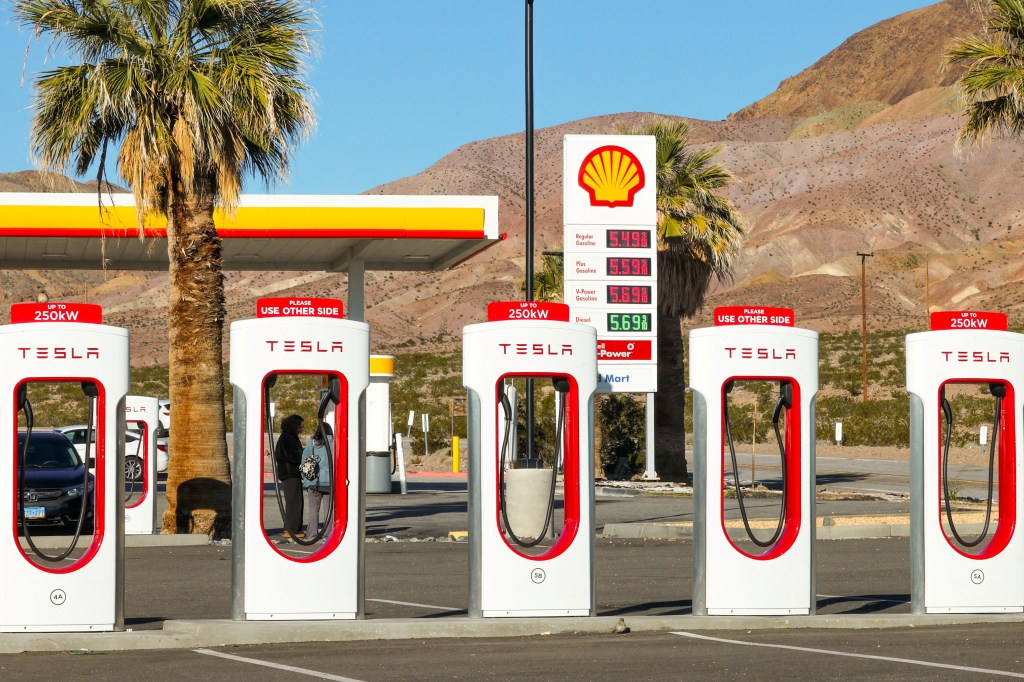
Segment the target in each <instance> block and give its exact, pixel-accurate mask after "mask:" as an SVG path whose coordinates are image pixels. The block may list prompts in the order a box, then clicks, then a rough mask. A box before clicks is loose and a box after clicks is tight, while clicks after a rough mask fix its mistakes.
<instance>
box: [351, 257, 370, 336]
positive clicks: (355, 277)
mask: <svg viewBox="0 0 1024 682" xmlns="http://www.w3.org/2000/svg"><path fill="white" fill-rule="evenodd" d="M365 287H366V261H365V260H363V259H362V258H353V259H352V260H351V261H350V262H349V264H348V319H350V320H355V321H356V322H365V321H366V298H365V294H364V290H365Z"/></svg>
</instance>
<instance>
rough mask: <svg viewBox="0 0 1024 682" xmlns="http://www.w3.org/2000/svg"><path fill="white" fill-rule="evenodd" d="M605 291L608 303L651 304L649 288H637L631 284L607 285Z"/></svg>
mask: <svg viewBox="0 0 1024 682" xmlns="http://www.w3.org/2000/svg"><path fill="white" fill-rule="evenodd" d="M607 291H608V302H609V303H618V304H626V303H638V304H643V303H650V302H651V287H650V286H637V285H631V284H609V285H608V288H607Z"/></svg>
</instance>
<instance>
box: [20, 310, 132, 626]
mask: <svg viewBox="0 0 1024 682" xmlns="http://www.w3.org/2000/svg"><path fill="white" fill-rule="evenodd" d="M0 357H2V358H3V359H4V360H3V361H2V362H0V396H6V398H3V399H0V414H4V415H6V424H7V427H6V428H4V429H0V458H5V459H6V461H7V462H8V464H7V465H6V466H2V467H0V500H3V502H2V503H0V528H6V529H8V531H7V532H10V533H12V534H13V537H12V538H11V541H4V542H0V579H2V580H3V581H4V582H5V584H7V585H10V586H13V588H12V589H6V590H0V631H3V632H71V631H107V630H114V629H121V628H122V627H123V625H124V605H123V594H124V564H123V550H124V532H123V530H124V529H123V517H122V514H123V509H124V497H123V494H122V492H121V491H123V489H124V488H123V485H122V484H123V481H124V478H123V464H122V463H123V456H124V453H123V447H124V446H123V442H124V441H123V438H122V436H121V434H123V431H124V414H125V396H126V394H127V393H128V331H127V330H125V329H119V328H115V327H109V326H105V325H103V324H102V311H101V309H100V307H99V306H96V305H91V304H75V303H41V304H30V303H18V304H15V305H13V306H12V307H11V324H10V325H6V326H3V327H0ZM53 384H70V385H71V386H72V387H73V388H72V393H74V394H78V395H79V396H80V400H82V401H84V402H85V403H87V412H88V418H87V424H88V427H87V428H88V430H90V431H94V432H95V438H92V437H91V436H92V434H91V433H90V434H88V436H87V438H86V454H85V460H84V461H83V460H82V459H81V458H80V457H79V456H78V454H77V453H76V452H75V450H74V448H73V447H72V446H71V444H70V443H69V442H68V441H67V439H66V438H63V437H62V436H58V434H54V433H52V432H50V431H49V428H42V427H43V425H42V424H37V423H36V420H35V415H34V413H33V409H32V403H33V400H37V401H38V402H42V398H44V397H45V396H46V394H47V389H49V388H51V387H52V385H53ZM19 422H20V423H21V424H23V427H22V428H20V429H19ZM46 426H47V427H49V426H53V425H52V424H47V425H46ZM93 443H95V444H93ZM90 469H93V471H94V472H95V473H90ZM61 522H63V524H64V525H65V533H66V537H67V538H68V539H67V542H66V547H65V548H64V549H63V550H56V551H51V550H48V549H47V548H46V547H44V546H43V543H42V542H40V541H39V540H40V535H41V534H42V533H44V532H47V534H52V532H49V531H44V530H43V529H44V528H45V527H46V526H47V525H51V524H52V523H61Z"/></svg>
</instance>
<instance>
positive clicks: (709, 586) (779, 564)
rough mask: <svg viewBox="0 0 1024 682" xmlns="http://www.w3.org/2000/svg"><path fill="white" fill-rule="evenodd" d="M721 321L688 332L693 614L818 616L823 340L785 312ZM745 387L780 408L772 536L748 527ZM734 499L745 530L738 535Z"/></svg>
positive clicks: (755, 312)
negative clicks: (741, 436) (738, 437)
mask: <svg viewBox="0 0 1024 682" xmlns="http://www.w3.org/2000/svg"><path fill="white" fill-rule="evenodd" d="M714 317H715V326H714V327H710V328H705V329H694V330H692V331H691V332H690V357H689V361H690V387H691V389H692V394H693V424H694V474H693V485H694V531H693V532H694V595H693V613H694V614H696V615H801V614H811V613H814V609H815V596H814V528H815V526H814V523H815V519H814V398H815V394H816V393H817V391H818V334H817V333H816V332H813V331H810V330H807V329H799V328H797V327H795V326H793V325H794V318H793V311H792V310H789V309H784V308H762V307H733V308H718V309H716V310H715V315H714ZM766 385H767V386H766ZM740 387H746V388H747V389H749V391H750V392H751V393H754V394H757V393H759V392H760V393H765V394H768V395H770V396H771V404H772V406H773V407H772V412H771V424H772V426H771V429H772V431H773V432H774V433H773V435H772V436H771V437H770V438H769V439H768V440H769V442H771V443H772V444H773V445H774V447H777V448H778V455H777V457H778V459H777V460H776V461H777V462H778V465H777V466H778V475H779V479H780V493H781V494H780V497H778V498H776V500H777V501H776V502H775V505H776V509H777V510H778V511H777V513H776V514H773V515H772V517H771V518H769V519H767V524H766V526H767V527H761V528H758V526H763V525H764V524H763V522H762V523H761V524H759V523H757V521H762V520H761V519H753V518H751V515H752V511H753V510H752V509H750V508H748V506H747V501H746V500H745V498H744V497H743V494H744V491H743V490H742V486H741V481H740V476H739V471H738V469H739V464H738V462H737V457H736V450H737V448H738V447H739V446H738V444H737V443H736V442H734V440H735V439H734V438H733V432H734V430H735V428H736V426H735V425H734V423H733V421H734V419H735V418H736V417H735V416H734V415H731V414H730V409H732V412H733V413H739V412H740V409H739V407H740V406H739V405H737V404H736V403H737V402H738V400H737V398H736V394H737V393H738V392H739V390H740ZM759 389H760V390H759ZM745 407H747V408H748V409H749V405H748V406H745ZM733 495H735V496H736V499H735V504H734V503H733V500H732V496H733ZM727 498H728V500H729V503H730V506H735V507H738V511H739V514H740V517H741V521H742V526H741V527H740V528H735V529H734V532H733V533H730V526H732V524H729V523H727V520H726V512H727V509H726V502H727ZM760 502H763V501H760ZM751 506H752V505H751Z"/></svg>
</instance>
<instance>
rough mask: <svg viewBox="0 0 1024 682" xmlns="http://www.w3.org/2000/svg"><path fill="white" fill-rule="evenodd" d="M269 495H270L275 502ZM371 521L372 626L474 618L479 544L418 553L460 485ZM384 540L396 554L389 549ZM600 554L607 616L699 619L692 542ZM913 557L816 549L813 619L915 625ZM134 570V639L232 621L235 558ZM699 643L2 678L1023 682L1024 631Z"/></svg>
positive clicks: (635, 501) (153, 563) (151, 659)
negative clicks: (471, 579) (985, 679)
mask: <svg viewBox="0 0 1024 682" xmlns="http://www.w3.org/2000/svg"><path fill="white" fill-rule="evenodd" d="M266 494H267V495H268V496H269V495H272V494H273V493H272V492H271V489H270V488H268V489H267V493H266ZM161 500H162V496H161ZM266 501H267V503H268V504H265V508H267V509H269V510H271V511H270V512H269V514H271V516H268V518H267V519H266V521H265V523H266V525H267V527H268V528H271V529H273V528H276V527H279V526H276V525H275V523H276V524H279V520H278V519H275V518H273V517H272V514H273V510H274V507H275V506H276V505H275V504H274V503H273V502H272V500H271V499H269V498H268V499H267V500H266ZM750 502H751V504H752V510H753V512H754V513H755V514H757V515H762V516H768V517H770V516H771V515H772V514H773V513H775V509H776V506H775V501H774V500H751V501H750ZM907 507H908V503H907V502H906V501H905V500H897V501H892V502H865V501H860V500H853V501H835V500H827V501H821V502H819V504H818V512H819V514H823V515H824V514H833V515H848V514H852V515H860V514H873V513H906V511H907ZM596 514H597V524H598V527H599V528H600V527H602V526H603V525H604V524H607V523H635V522H641V521H658V522H685V521H689V520H691V519H692V499H691V498H689V497H683V496H679V495H671V496H643V497H604V496H602V497H599V498H598V501H597V505H596ZM367 517H368V522H367V529H368V536H369V538H370V542H368V543H367V546H366V548H367V559H366V611H367V614H366V615H367V618H368V619H369V620H370V621H371V622H372V621H373V620H379V619H397V618H411V619H415V620H419V619H423V620H426V621H431V622H434V621H436V622H437V623H438V626H439V627H440V626H441V625H442V623H444V622H445V621H446V620H448V621H450V620H451V619H458V620H464V619H465V618H466V616H465V611H466V607H467V603H468V594H467V592H468V589H467V577H466V570H467V554H468V546H467V545H466V544H465V543H455V542H438V541H422V539H423V538H433V539H435V540H436V538H439V537H445V536H447V534H448V533H449V532H451V531H454V530H464V529H465V528H466V525H467V524H466V492H465V481H464V480H460V479H433V480H432V479H429V478H414V479H411V481H410V494H408V495H404V496H402V495H370V496H368V497H367ZM388 536H391V537H392V538H396V539H398V540H401V541H394V542H392V541H384V540H386V539H389V538H388ZM413 539H416V540H418V541H412V540H413ZM596 551H597V563H596V583H597V610H598V613H599V615H602V616H611V617H621V618H623V619H624V620H625V622H626V624H627V625H628V624H629V622H630V620H631V619H634V618H637V617H639V616H648V615H650V616H669V615H685V614H689V613H690V594H691V590H692V574H693V567H692V545H691V543H689V542H686V541H674V542H669V541H649V540H648V541H643V540H632V541H630V540H603V539H599V540H598V541H597V547H596ZM909 554H910V549H909V542H908V541H907V540H906V539H896V538H894V539H887V540H847V541H819V542H818V543H817V545H816V586H817V592H818V599H817V609H818V613H820V614H847V615H853V616H860V615H862V616H864V617H865V618H868V617H871V616H875V615H886V614H901V613H902V614H905V613H908V612H909V591H910V572H909ZM125 572H126V594H125V609H126V626H127V627H129V628H132V629H133V630H157V629H160V628H161V627H162V625H163V623H164V622H165V621H167V620H190V619H218V618H229V617H230V610H231V604H230V575H231V548H230V546H221V545H203V546H195V547H150V548H129V549H128V550H127V551H126V565H125ZM797 620H798V619H797ZM690 634H691V635H694V636H686V635H683V634H669V633H649V632H635V633H630V634H625V635H612V634H607V635H578V636H564V635H552V636H547V637H544V636H541V637H516V638H507V639H493V638H481V639H468V640H467V639H458V640H429V641H421V640H406V641H376V642H355V643H317V644H289V645H270V646H268V645H261V646H244V647H221V648H218V649H215V650H211V651H203V652H196V651H189V650H185V651H145V652H124V653H106V654H86V653H73V652H65V653H57V654H18V655H3V656H0V680H3V681H4V682H7V681H8V680H23V679H24V680H52V679H55V678H74V679H103V680H107V679H112V678H115V677H116V678H121V679H164V678H166V676H167V675H168V674H169V672H168V671H173V674H174V675H175V676H189V675H191V676H196V677H199V678H201V679H223V680H246V681H250V682H251V681H252V680H264V679H266V680H271V679H273V680H281V679H308V677H309V675H310V674H313V676H314V677H319V678H322V679H358V680H384V679H388V680H392V679H453V678H472V679H475V678H488V677H492V678H501V679H525V678H527V677H530V678H533V679H537V678H542V679H552V678H566V679H601V680H621V679H674V678H679V677H684V676H689V675H705V676H714V677H715V678H725V679H733V678H739V677H751V676H757V677H758V678H760V679H782V678H786V679H794V678H795V679H820V678H821V677H822V676H824V675H825V674H828V675H829V676H833V675H843V676H847V677H849V678H853V679H862V678H867V677H869V676H870V677H873V678H874V677H880V678H883V679H895V680H903V679H944V678H951V677H953V676H954V675H956V676H957V677H973V676H977V677H981V676H990V675H992V674H998V672H1010V673H1013V674H1014V675H1015V676H1021V677H1024V664H1022V663H1021V661H1022V660H1024V657H1022V656H1021V655H1020V654H1019V653H1018V652H1019V651H1020V650H1021V646H1022V645H1024V636H1022V635H1024V626H1022V625H1020V624H1017V623H1010V624H1007V623H1000V624H981V625H970V626H961V627H935V626H933V627H918V628H898V629H886V630H841V631H837V630H812V629H799V628H794V629H788V630H783V631H762V630H755V631H738V632H729V631H717V632H711V633H709V632H706V631H701V632H693V633H690ZM695 636H699V637H700V638H696V637H695ZM707 637H713V638H714V639H707ZM897 659H899V660H897ZM265 664H270V665H273V666H290V667H291V668H296V669H300V670H299V671H296V670H288V669H284V668H281V667H267V666H266V665H265ZM935 666H940V667H935ZM941 666H947V667H941ZM949 666H960V667H959V668H957V667H949ZM964 667H968V668H971V667H974V668H978V669H979V670H976V671H972V670H965V669H963V668H964ZM826 671H827V672H826ZM986 671H989V672H986ZM991 671H996V673H993V672H991Z"/></svg>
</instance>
